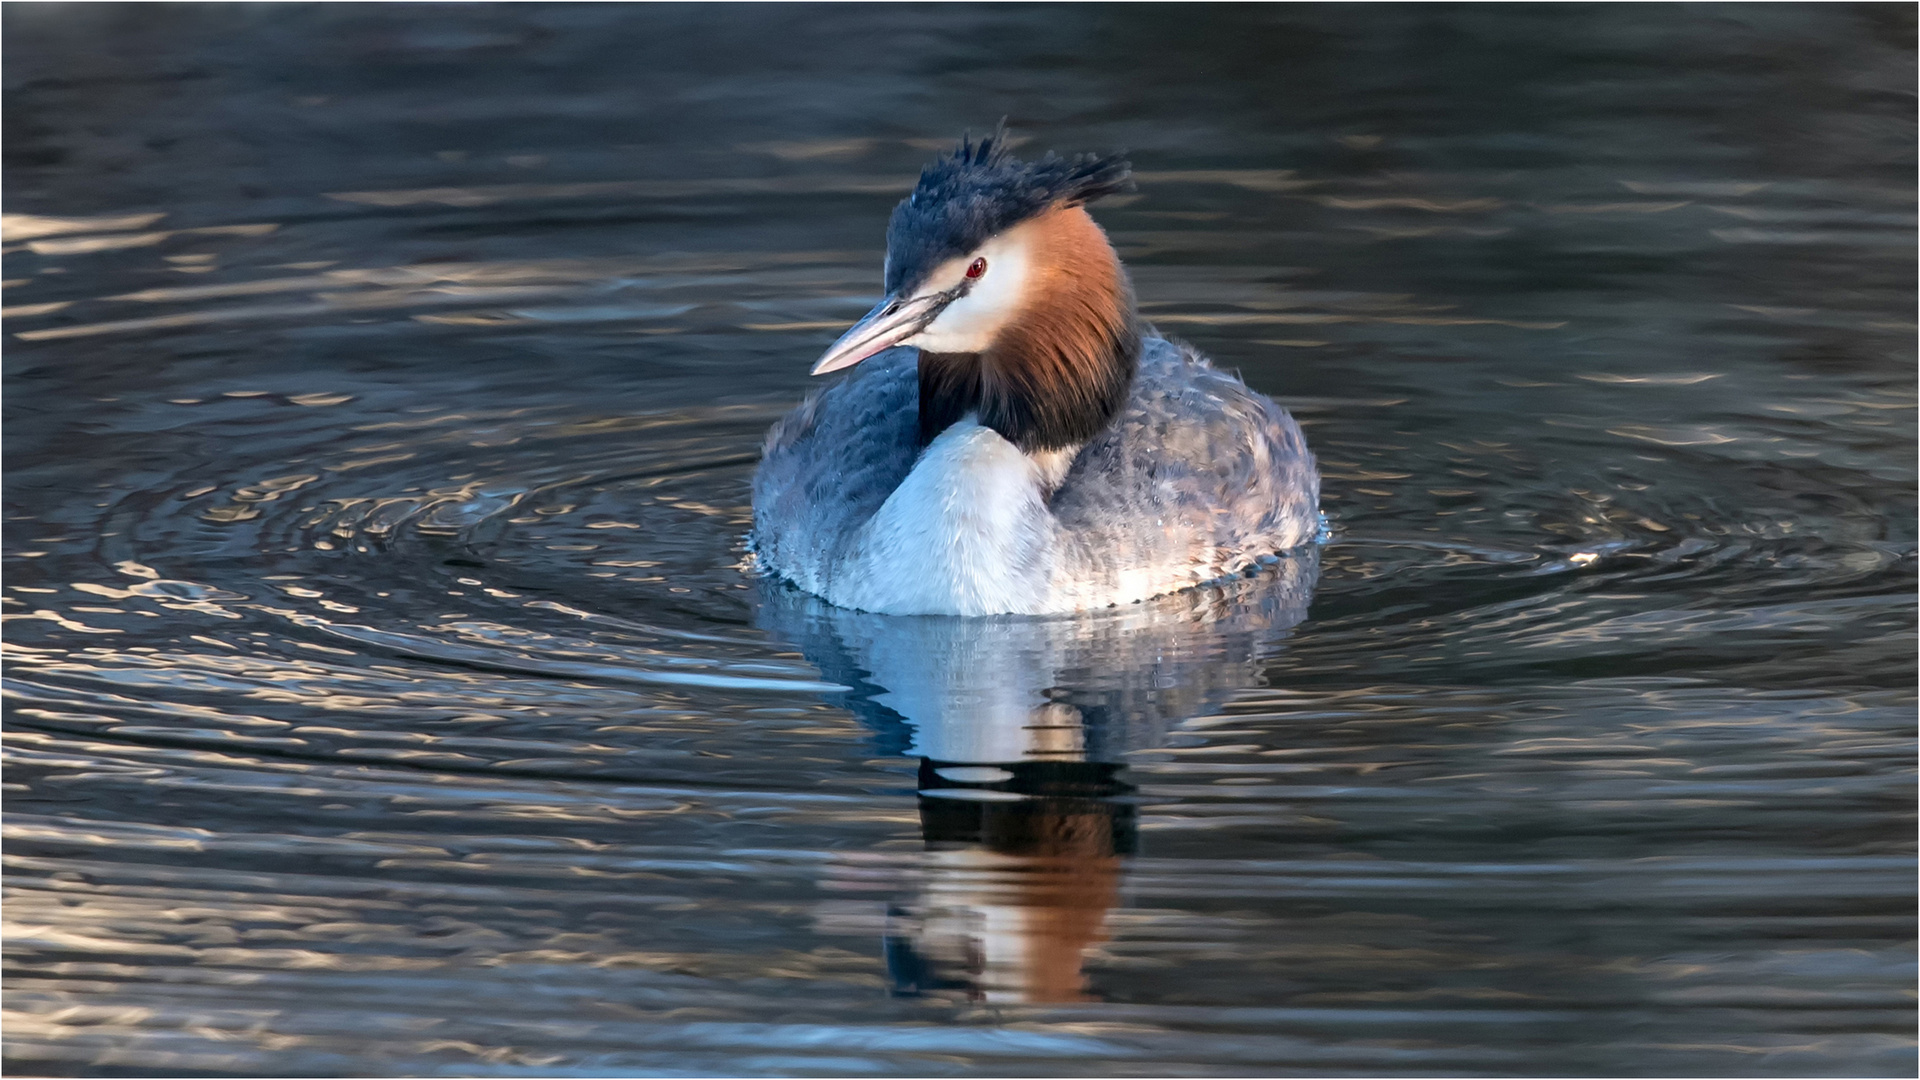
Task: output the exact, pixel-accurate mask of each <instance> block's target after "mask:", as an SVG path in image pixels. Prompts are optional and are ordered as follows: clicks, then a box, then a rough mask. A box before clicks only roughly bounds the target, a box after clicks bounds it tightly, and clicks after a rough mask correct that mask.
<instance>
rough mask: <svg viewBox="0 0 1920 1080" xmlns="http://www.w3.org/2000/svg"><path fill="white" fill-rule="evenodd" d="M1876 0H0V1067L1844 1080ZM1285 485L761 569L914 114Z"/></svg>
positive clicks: (1859, 1061) (1898, 839) (1872, 615)
mask: <svg viewBox="0 0 1920 1080" xmlns="http://www.w3.org/2000/svg"><path fill="white" fill-rule="evenodd" d="M1913 18H1914V16H1913V9H1912V8H1911V7H1910V6H1907V5H1889V6H1880V7H1872V6H1864V7H1846V6H1824V5H1823V6H1765V7H1755V8H1727V7H1712V6H1702V7H1689V8H1678V7H1666V6H1640V7H1595V8H1589V7H1556V8H1552V9H1536V8H1527V7H1513V6H1491V7H1483V8H1465V9H1453V8H1437V7H1422V8H1395V7H1376V6H1367V7H1355V8H1322V7H1306V8H1292V7H1253V8H1196V7H1180V8H1157V7H1125V8H1119V7H1115V8H1103V7H1073V8H1028V7H997V8H988V9H982V8H972V7H946V6H940V7H923V8H911V9H907V8H888V7H858V8H835V7H805V8H751V7H732V6H729V7H712V8H679V7H627V6H619V5H607V6H583V7H573V6H545V5H525V6H509V7H473V6H470V7H438V6H436V7H417V8H408V7H385V6H362V5H338V6H332V5H326V6H315V7H302V6H275V5H262V6H230V7H220V6H204V7H197V6H176V5H141V6H132V7H114V6H88V5H71V6H69V5H21V4H14V5H9V6H8V8H7V9H6V12H5V19H6V25H5V28H6V45H5V51H6V55H5V60H6V71H5V79H6V93H7V107H8V110H9V111H8V114H7V127H6V140H7V154H8V162H9V164H8V171H7V174H6V191H5V198H6V209H7V211H8V213H9V214H10V215H18V216H10V217H9V218H8V219H7V225H6V244H7V246H6V249H5V250H6V263H5V277H6V294H5V295H6V304H7V307H6V315H7V318H6V324H5V326H6V339H5V341H6V363H7V372H8V379H9V381H8V384H7V391H6V410H7V428H6V436H7V452H8V457H7V464H8V483H7V485H6V492H5V495H6V508H7V524H6V564H5V565H6V597H7V599H6V608H5V611H6V613H7V616H6V617H7V619H8V624H7V632H6V638H7V644H8V646H9V648H10V650H11V668H10V687H11V689H10V693H11V698H10V711H9V714H8V717H9V718H8V727H9V735H8V742H9V745H10V748H11V754H12V765H11V767H10V771H9V773H8V777H7V779H8V784H7V791H8V810H9V815H8V816H9V819H10V828H11V830H12V832H11V839H10V840H9V841H8V847H7V853H8V858H9V860H10V861H9V867H10V870H9V883H10V887H11V892H10V898H9V900H8V901H7V904H6V915H7V920H8V923H9V924H10V928H9V932H8V941H7V944H8V948H9V950H10V959H11V964H12V969H11V971H12V975H11V979H12V982H11V990H10V992H9V994H8V997H7V1005H8V1008H9V1009H10V1010H11V1019H10V1021H9V1024H8V1027H7V1032H6V1035H7V1047H8V1053H9V1054H10V1056H11V1061H12V1064H11V1068H12V1069H13V1070H14V1071H16V1072H38V1073H56V1074H75V1075H129V1074H138V1075H177V1074H183V1073H184V1074H230V1073H238V1074H266V1075H341V1074H350V1075H442V1074H445V1075H618V1074H648V1075H682V1074H714V1073H720V1074H731V1075H753V1074H789V1075H816V1074H844V1075H869V1074H872V1075H887V1074H901V1073H906V1074H915V1075H1007V1074H1012V1075H1024V1076H1051V1075H1085V1074H1097V1075H1174V1076H1185V1075H1235V1074H1240V1075H1244V1074H1265V1075H1295V1074H1314V1075H1398V1074H1407V1075H1516V1074H1519V1075H1574V1074H1586V1075H1593V1074H1601V1075H1678V1074H1689V1075H1762V1074H1769V1075H1911V1074H1912V1072H1913V1069H1914V1067H1915V1059H1914V1052H1913V1039H1912V1034H1913V1024H1914V1016H1913V1012H1912V998H1911V994H1910V991H1911V989H1912V987H1913V978H1914V973H1913V960H1914V949H1913V945H1912V937H1913V918H1912V916H1913V894H1914V881H1915V878H1914V863H1913V860H1912V842H1911V841H1912V838H1913V817H1912V810H1913V793H1914V787H1913V779H1912V773H1913V769H1912V766H1913V761H1914V758H1913V742H1912V736H1913V723H1914V693H1913V691H1914V647H1915V643H1914V603H1913V601H1914V588H1915V574H1914V570H1915V559H1914V555H1915V530H1914V514H1915V508H1914V402H1915V386H1914V383H1915V379H1914V371H1915V369H1914V340H1915V329H1914V324H1913V313H1914V254H1915V232H1914V179H1913V178H1914V165H1915V154H1914V145H1915V144H1914V100H1913V94H1912V91H1913V86H1914V78H1915V67H1914V36H1915V31H1914V22H1913ZM1003 113H1004V114H1008V115H1009V116H1010V118H1011V121H1012V123H1013V124H1014V125H1016V127H1017V129H1018V131H1019V133H1021V134H1023V135H1024V136H1026V137H1027V138H1029V139H1030V142H1028V143H1027V144H1026V145H1027V147H1028V149H1029V150H1032V151H1035V152H1037V151H1039V150H1042V149H1045V148H1049V147H1053V148H1058V149H1061V150H1064V151H1076V150H1082V149H1105V148H1112V147H1122V146H1123V147H1129V148H1131V149H1132V150H1133V153H1134V159H1135V162H1136V164H1137V167H1138V169H1139V173H1140V192H1139V194H1138V195H1137V196H1136V197H1132V198H1130V199H1128V200H1123V201H1117V202H1115V203H1113V204H1110V205H1108V206H1106V207H1105V208H1104V209H1101V210H1100V212H1099V214H1098V216H1099V217H1100V219H1101V220H1102V222H1103V223H1104V224H1105V225H1106V226H1107V227H1108V228H1109V229H1110V230H1111V232H1112V234H1113V236H1114V238H1115V240H1116V242H1117V243H1118V245H1119V246H1120V248H1121V249H1122V252H1123V254H1124V255H1125V257H1126V258H1127V259H1128V261H1129V263H1130V265H1131V267H1132V269H1133V272H1134V275H1135V278H1136V283H1137V286H1138V291H1139V294H1140V296H1141V298H1142V300H1143V303H1144V305H1145V308H1146V311H1147V313H1148V314H1149V316H1150V317H1151V318H1152V319H1153V320H1155V321H1156V322H1157V323H1158V325H1159V326H1160V327H1161V329H1162V330H1163V331H1165V332H1168V333H1171V334H1176V335H1179V336H1182V337H1185V338H1186V339H1188V340H1190V341H1192V342H1194V343H1195V344H1197V345H1199V346H1200V347H1202V348H1203V349H1205V350H1206V351H1208V352H1209V353H1211V354H1212V355H1213V356H1214V357H1216V358H1217V360H1218V361H1219V362H1220V363H1222V364H1224V365H1228V366H1232V367H1236V368H1238V369H1239V370H1241V371H1242V372H1243V373H1244V374H1245V376H1246V378H1247V379H1248V381H1249V382H1251V383H1252V384H1253V385H1254V386H1255V387H1257V388H1258V389H1261V390H1263V391H1266V392H1268V393H1270V394H1273V395H1274V396H1275V397H1276V398H1278V399H1279V400H1280V401H1281V402H1282V403H1283V404H1285V405H1286V406H1288V407H1289V408H1290V409H1292V410H1293V411H1294V413H1295V414H1296V415H1297V416H1299V417H1300V418H1301V420H1302V422H1303V423H1304V424H1305V425H1306V429H1307V433H1308V438H1309V440H1310V441H1311V442H1312V444H1313V445H1314V447H1315V448H1316V450H1317V451H1318V453H1319V455H1320V460H1321V464H1322V467H1323V470H1324V472H1325V474H1326V487H1327V496H1326V503H1325V506H1326V509H1327V512H1328V514H1329V517H1330V518H1331V520H1332V524H1333V528H1334V530H1335V534H1334V537H1333V540H1332V542H1331V543H1330V544H1329V545H1328V546H1327V547H1326V548H1325V549H1324V550H1322V551H1321V552H1319V553H1318V556H1317V558H1314V557H1305V558H1300V559H1296V560H1293V561H1290V562H1287V563H1284V564H1283V565H1282V566H1281V567H1280V568H1278V569H1277V570H1274V571H1272V572H1270V573H1269V574H1267V575H1266V576H1264V577H1262V578H1259V579H1256V580H1253V581H1250V582H1243V583H1239V584H1237V585H1236V586H1234V587H1233V588H1232V589H1224V590H1209V591H1203V592H1200V593H1195V594H1190V595H1185V596H1180V597H1175V598H1171V599H1169V600H1165V601H1162V602H1158V603H1155V604H1150V605H1145V606H1142V607H1138V608H1130V609H1126V610H1123V611H1119V612H1109V613H1105V614H1101V615H1096V616H1089V617H1086V618H1082V619H1066V620H1054V621H1022V620H1010V619H1009V620H973V621H966V620H940V619H886V618H880V617H873V616H860V615H853V614H849V613H845V612H834V611H831V610H829V609H824V608H821V607H819V606H818V605H816V604H812V603H809V602H807V601H806V600H805V599H804V598H801V597H797V596H795V595H793V594H791V593H789V592H787V591H785V590H783V589H780V588H777V587H769V586H768V585H766V584H764V583H762V582H759V581H757V580H756V579H755V578H754V576H753V575H752V574H751V573H750V570H749V567H748V565H747V558H748V556H747V553H746V551H745V547H744V544H743V534H744V532H745V529H746V526H747V523H748V515H749V511H748V507H747V479H748V476H749V475H750V473H751V470H752V469H753V465H754V461H755V458H756V454H757V450H758V440H759V438H760V434H761V432H762V431H763V430H764V429H765V427H766V426H767V424H768V423H770V422H771V421H772V420H773V418H774V417H775V416H777V415H778V414H779V413H780V412H781V411H782V410H784V409H786V408H788V407H790V406H791V405H792V404H793V403H794V402H795V401H797V400H798V399H799V398H800V397H801V396H802V395H803V394H804V393H805V391H806V389H807V386H808V381H807V379H806V376H805V371H806V368H807V366H808V365H809V363H810V362H811V361H812V359H813V358H814V357H815V356H816V355H817V353H818V351H819V349H820V348H821V347H822V346H823V345H824V344H825V343H826V342H827V341H828V340H830V339H831V338H832V337H833V336H834V334H835V333H836V332H837V330H838V329H839V328H840V327H842V326H843V325H844V324H846V323H847V322H848V321H849V320H850V319H851V318H853V317H855V316H857V315H858V314H859V313H861V312H862V311H863V310H865V308H866V307H867V305H868V304H869V303H870V301H871V299H872V298H873V296H874V295H875V294H876V292H877V289H878V276H879V263H880V254H881V248H880V244H881V231H882V227H883V222H884V219H885V215H886V213H887V210H888V209H889V207H890V206H891V204H892V202H893V201H894V200H896V199H897V198H898V197H899V195H900V193H901V192H902V191H903V190H904V189H905V188H906V186H907V185H908V184H909V183H910V181H911V179H912V177H913V176H914V174H915V173H916V171H917V169H918V167H919V165H920V163H921V162H922V161H924V160H925V159H926V158H927V157H928V156H929V155H930V154H932V153H933V152H935V151H936V150H938V149H941V148H942V147H943V146H944V145H945V144H946V143H947V141H948V140H950V139H951V138H952V137H953V136H955V135H957V134H958V133H959V131H960V130H961V129H962V128H963V127H966V126H968V125H972V126H973V127H974V128H975V129H976V130H977V129H978V128H980V127H981V126H983V125H987V124H991V123H992V122H993V121H994V120H995V119H996V118H998V117H999V116H1000V115H1001V114H1003Z"/></svg>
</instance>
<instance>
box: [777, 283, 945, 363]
mask: <svg viewBox="0 0 1920 1080" xmlns="http://www.w3.org/2000/svg"><path fill="white" fill-rule="evenodd" d="M951 300H952V297H950V296H947V295H946V294H944V293H934V294H932V295H929V296H919V297H915V298H913V299H911V300H902V299H899V298H898V297H893V296H889V297H887V298H886V299H884V300H882V301H880V302H879V303H878V304H875V305H874V306H873V310H872V311H869V312H867V313H866V314H865V315H864V316H862V317H861V319H860V321H859V322H857V323H854V324H853V326H852V327H851V328H850V329H848V330H847V332H846V333H844V334H841V335H840V340H838V341H836V342H834V343H833V344H832V345H830V346H828V347H827V351H826V355H824V356H822V357H821V358H820V361H819V362H818V363H816V364H814V365H813V370H812V371H811V372H809V373H808V374H811V375H825V374H827V373H828V372H830V371H839V370H840V369H842V368H850V367H852V366H853V365H855V364H857V363H859V362H860V361H862V360H865V359H866V358H867V357H869V356H872V355H873V354H875V353H877V352H881V351H883V350H885V349H891V348H892V347H894V346H895V345H898V344H900V343H901V342H903V341H905V340H907V339H908V338H910V337H912V336H913V335H915V334H917V333H919V332H920V331H921V330H923V329H925V328H926V325H927V324H928V323H930V322H932V321H933V320H934V317H935V316H937V315H939V314H940V309H941V308H944V307H946V306H947V303H948V302H949V301H951Z"/></svg>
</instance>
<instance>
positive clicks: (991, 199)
mask: <svg viewBox="0 0 1920 1080" xmlns="http://www.w3.org/2000/svg"><path fill="white" fill-rule="evenodd" d="M1006 144H1007V134H1006V129H1005V127H1004V126H1002V127H1001V128H1000V129H999V130H997V131H996V132H995V133H994V134H993V135H991V136H989V137H987V138H985V139H982V140H980V142H979V143H978V144H975V143H973V142H972V141H971V140H970V139H963V140H962V141H961V143H960V146H959V148H958V149H957V150H955V151H954V152H953V153H952V154H951V155H949V156H947V157H945V158H942V159H940V160H938V161H936V162H934V163H933V164H932V165H929V166H928V167H927V168H926V169H925V170H924V171H923V172H921V174H920V182H919V184H918V185H917V186H916V187H915V188H914V190H913V194H912V195H910V196H908V197H907V199H906V200H905V201H903V202H902V203H900V205H899V206H897V207H895V208H894V211H893V219H892V220H891V221H890V222H889V223H888V225H887V261H886V269H885V271H884V275H885V280H886V297H885V298H884V299H882V300H881V301H880V303H879V304H877V305H875V306H874V308H873V310H872V311H869V312H868V313H867V314H866V316H865V317H863V318H862V319H861V320H860V321H859V322H858V323H855V324H854V326H853V328H852V329H850V330H848V331H847V332H846V333H845V334H843V335H842V336H841V337H840V340H838V341H836V342H834V343H833V345H832V346H831V347H830V348H828V349H827V352H826V355H824V356H822V357H821V358H820V361H819V363H817V364H815V365H814V367H813V374H815V375H822V374H826V373H827V372H830V371H839V370H841V369H843V368H849V367H852V366H853V365H855V364H859V363H860V362H861V361H863V360H868V359H869V358H873V359H872V361H871V362H870V363H867V364H865V365H863V366H862V367H861V368H860V370H859V371H857V372H855V373H854V374H853V375H852V376H851V377H849V378H847V379H845V380H843V381H841V382H839V383H837V384H835V385H833V386H829V387H827V388H826V389H825V390H824V391H822V392H820V393H818V394H816V395H814V396H813V397H811V398H809V399H808V400H807V401H806V402H805V403H804V404H802V405H801V406H800V407H799V408H797V409H795V410H794V411H793V412H791V413H789V414H788V415H787V416H785V417H784V418H782V419H781V420H780V422H779V423H777V424H775V425H774V427H773V430H772V431H770V432H768V434H767V443H766V453H765V457H764V458H763V459H762V461H761V463H760V468H759V470H758V471H757V472H756V473H755V474H754V478H753V508H754V531H753V547H754V551H755V554H756V557H757V559H758V560H759V563H760V565H761V566H762V567H763V568H765V569H766V570H768V571H771V572H773V573H775V574H778V575H780V576H781V577H784V578H786V579H788V580H790V581H792V582H793V583H794V584H796V585H798V586H800V587H801V588H803V589H805V590H807V591H808V592H811V593H814V594H816V595H818V596H821V597H823V598H824V599H826V600H828V601H829V602H831V603H834V604H837V605H840V606H842V607H848V608H858V609H861V610H864V611H872V612H878V613H882V614H891V615H993V614H1029V615H1040V614H1052V613H1058V612H1067V611H1079V610H1084V609H1088V608H1099V607H1108V606H1111V605H1115V604H1125V603H1131V602H1133V601H1136V600H1143V599H1146V598H1148V597H1151V596H1157V595H1159V594H1162V593H1168V592H1173V591H1175V590H1178V589H1184V588H1187V587H1189V586H1192V585H1198V584H1201V583H1203V582H1207V581H1211V580H1215V579H1218V578H1221V577H1225V576H1227V575H1230V574H1234V573H1238V572H1240V571H1243V570H1245V569H1246V568H1248V567H1249V566H1252V565H1253V564H1254V563H1255V562H1257V561H1258V560H1260V559H1262V558H1264V557H1267V556H1272V555H1276V554H1280V553H1283V552H1285V551H1287V550H1288V549H1291V548H1295V547H1298V546H1300V545H1302V544H1305V543H1308V542H1310V541H1311V540H1313V539H1314V537H1315V535H1316V533H1317V532H1318V530H1319V525H1320V521H1319V500H1320V476H1319V473H1318V472H1316V471H1315V469H1314V464H1313V456H1312V455H1311V454H1310V453H1308V452H1307V447H1306V440H1305V439H1304V438H1303V437H1302V436H1301V434H1300V428H1299V426H1298V425H1297V424H1295V423H1294V421H1293V418H1292V417H1290V416H1288V415H1287V414H1286V413H1285V412H1284V411H1282V410H1281V409H1280V408H1279V407H1278V406H1276V405H1275V404H1274V403H1273V402H1272V401H1271V400H1269V399H1268V398H1267V397H1265V396H1264V395H1262V394H1258V393H1255V392H1254V391H1252V390H1250V389H1248V388H1247V385H1246V384H1245V383H1243V382H1241V381H1240V380H1239V379H1238V378H1236V377H1235V376H1233V375H1230V374H1228V373H1226V372H1223V371H1218V370H1215V369H1214V368H1213V367H1212V366H1211V365H1210V364H1208V362H1207V361H1206V359H1205V358H1204V357H1202V356H1201V355H1199V354H1198V353H1197V352H1195V351H1194V350H1193V349H1191V348H1189V347H1187V346H1185V345H1180V344H1175V343H1174V342H1170V341H1167V340H1166V339H1164V338H1161V337H1158V336H1155V335H1154V334H1153V332H1152V330H1151V328H1150V327H1145V326H1144V325H1143V324H1142V322H1141V320H1140V316H1139V313H1138V311H1137V310H1136V309H1135V307H1134V301H1133V288H1132V285H1131V284H1130V283H1129V281H1128V280H1127V273H1126V270H1125V268H1123V267H1122V266H1121V265H1120V259H1119V256H1118V255H1116V254H1115V252H1114V250H1113V245H1112V244H1111V243H1109V242H1108V240H1107V235H1106V233H1105V232H1103V231H1102V230H1101V228H1100V226H1099V225H1097V224H1095V223H1094V220H1093V218H1092V217H1091V216H1090V215H1089V214H1088V213H1087V211H1086V209H1085V206H1086V204H1087V203H1089V202H1092V201H1093V200H1095V199H1098V198H1100V197H1102V196H1105V195H1111V194H1113V193H1115V192H1118V191H1124V190H1128V189H1130V188H1131V183H1130V180H1129V177H1130V176H1131V168H1130V166H1129V165H1128V163H1127V162H1126V161H1124V160H1123V159H1121V158H1118V157H1096V156H1091V155H1083V156H1080V157H1077V158H1074V159H1072V160H1065V159H1061V158H1057V157H1055V156H1054V155H1052V154H1048V155H1047V156H1046V157H1045V158H1044V159H1042V160H1040V161H1033V162H1023V161H1018V160H1015V159H1014V158H1013V157H1012V156H1010V155H1009V154H1008V152H1007V150H1008V148H1007V145H1006ZM896 346H909V347H910V348H896ZM915 350H917V354H916V352H915Z"/></svg>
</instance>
